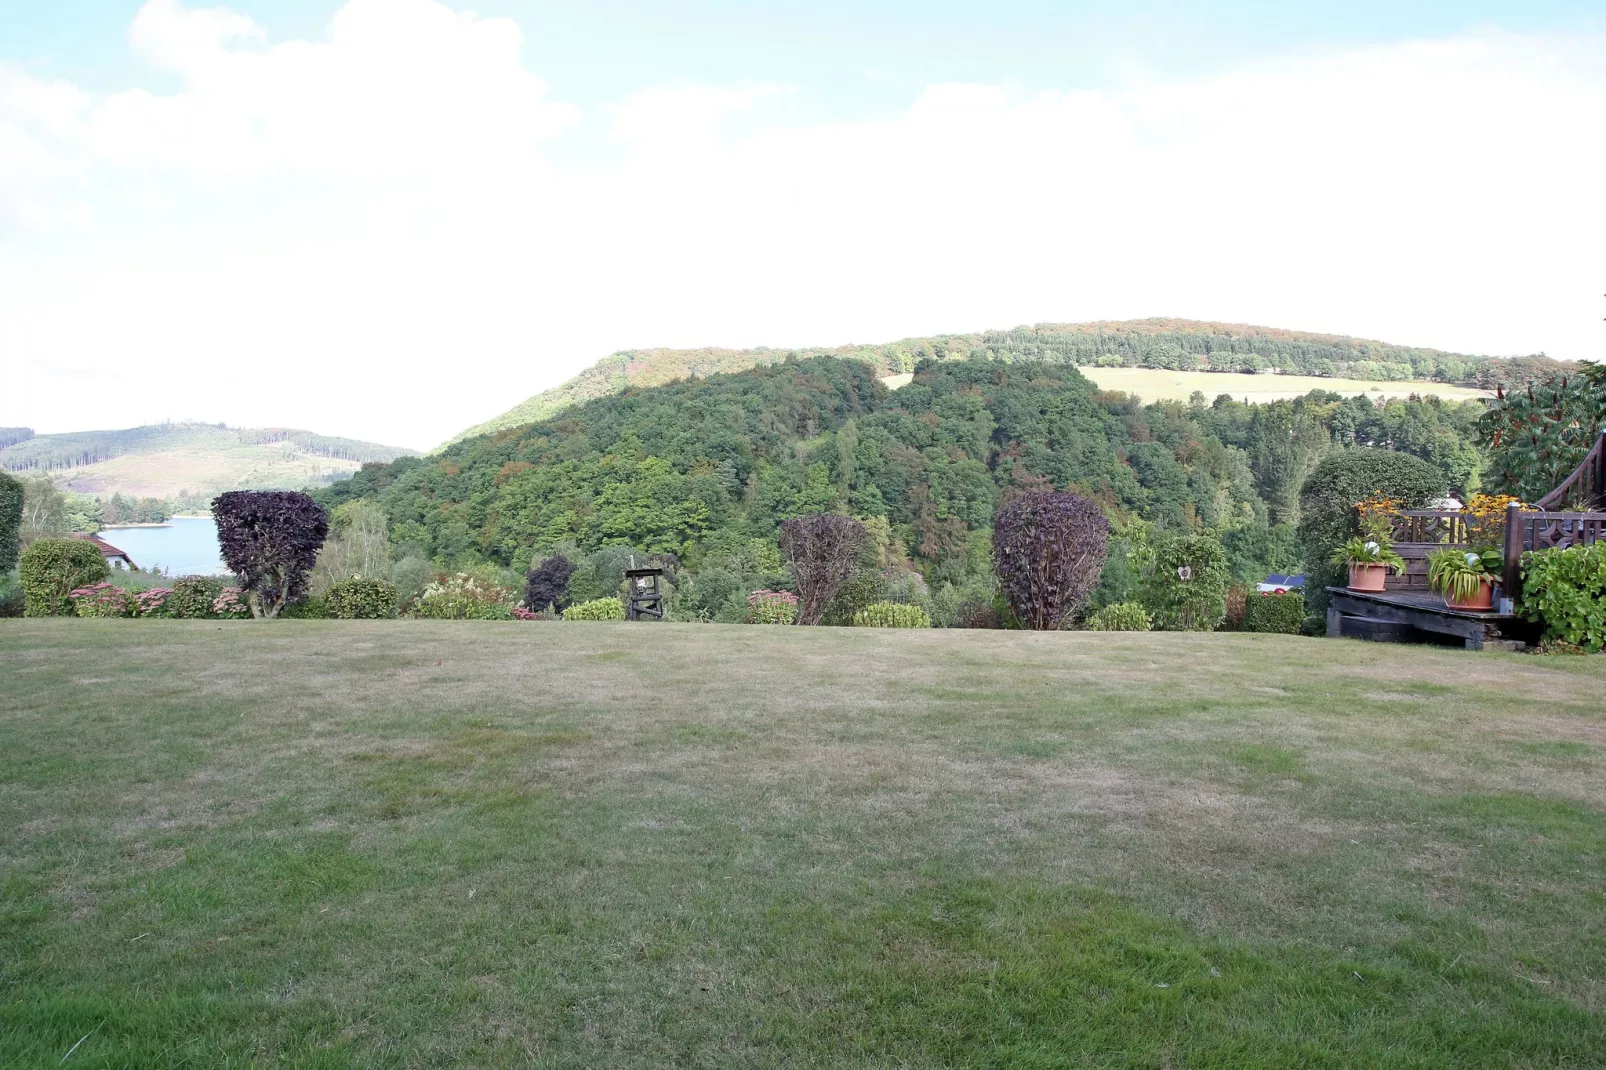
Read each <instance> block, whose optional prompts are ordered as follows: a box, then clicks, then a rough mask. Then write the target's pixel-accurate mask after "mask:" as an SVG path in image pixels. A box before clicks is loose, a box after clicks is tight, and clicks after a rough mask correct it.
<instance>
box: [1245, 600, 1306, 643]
mask: <svg viewBox="0 0 1606 1070" xmlns="http://www.w3.org/2000/svg"><path fill="white" fill-rule="evenodd" d="M1304 623H1305V596H1304V595H1303V594H1300V593H1298V592H1296V591H1290V592H1288V593H1287V594H1251V595H1250V596H1249V597H1248V598H1246V599H1245V600H1244V631H1246V632H1273V633H1276V634H1278V635H1298V634H1299V633H1300V629H1301V628H1302V627H1303V625H1304Z"/></svg>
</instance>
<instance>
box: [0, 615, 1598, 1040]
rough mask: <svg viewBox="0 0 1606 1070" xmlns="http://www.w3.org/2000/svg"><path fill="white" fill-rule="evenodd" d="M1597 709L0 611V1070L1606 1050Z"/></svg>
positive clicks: (1419, 669)
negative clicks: (13, 616)
mask: <svg viewBox="0 0 1606 1070" xmlns="http://www.w3.org/2000/svg"><path fill="white" fill-rule="evenodd" d="M1603 696H1606V659H1603V658H1594V659H1590V658H1576V659H1565V658H1555V659H1542V658H1535V657H1524V656H1520V655H1501V654H1467V653H1463V652H1455V651H1448V650H1436V649H1423V648H1406V647H1386V646H1376V645H1370V644H1361V643H1355V642H1348V641H1343V642H1339V641H1326V640H1307V639H1294V638H1278V637H1269V636H1229V635H1208V636H1186V635H1119V634H1105V635H1096V634H1052V635H1028V634H1005V633H987V632H947V633H944V632H913V633H911V632H903V633H896V632H876V631H868V630H840V629H766V628H751V627H749V628H742V627H716V626H707V627H696V626H676V625H631V624H574V623H568V624H519V623H509V624H496V623H447V622H433V623H426V622H352V623H337V622H319V621H282V622H273V623H267V624H230V625H223V626H220V625H217V624H212V623H205V622H179V621H173V622H166V621H38V622H33V621H0V1065H4V1066H56V1065H59V1064H61V1061H62V1059H63V1056H64V1055H67V1053H68V1052H69V1050H71V1054H70V1056H69V1057H68V1058H67V1059H66V1063H65V1065H67V1066H70V1067H88V1066H141V1067H143V1066H195V1067H201V1066H208V1067H209V1066H225V1065H227V1066H244V1065H251V1064H253V1063H255V1064H265V1063H273V1062H279V1061H282V1062H285V1063H288V1064H294V1065H300V1066H347V1065H361V1066H448V1065H453V1066H455V1065H479V1066H496V1065H520V1066H523V1065H532V1066H574V1067H581V1066H585V1067H590V1066H622V1067H629V1066H640V1067H649V1066H668V1065H678V1066H710V1067H712V1066H811V1065H817V1066H998V1067H1005V1066H1007V1067H1049V1066H1090V1067H1173V1068H1182V1067H1187V1068H1201V1067H1232V1068H1238V1067H1290V1066H1309V1067H1316V1066H1332V1067H1354V1066H1389V1067H1440V1066H1501V1067H1552V1066H1568V1067H1591V1066H1601V1065H1606V1005H1603V996H1606V894H1603V892H1606V879H1603V878H1606V780H1603V776H1602V774H1603V772H1606V698H1603ZM75 1043H77V1047H76V1048H75V1049H74V1048H73V1045H74V1044H75Z"/></svg>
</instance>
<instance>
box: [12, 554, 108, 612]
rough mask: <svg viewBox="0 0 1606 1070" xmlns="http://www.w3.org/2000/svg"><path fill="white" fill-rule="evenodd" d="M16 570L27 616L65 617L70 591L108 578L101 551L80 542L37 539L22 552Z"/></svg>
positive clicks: (69, 605)
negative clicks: (20, 581)
mask: <svg viewBox="0 0 1606 1070" xmlns="http://www.w3.org/2000/svg"><path fill="white" fill-rule="evenodd" d="M17 569H18V573H19V575H20V578H21V580H22V594H23V601H24V609H23V615H24V616H28V617H65V616H68V615H69V614H71V613H72V611H73V608H72V593H73V591H75V590H77V589H78V588H80V587H89V586H92V585H94V584H97V583H104V582H105V581H106V578H107V577H108V576H110V575H111V569H109V568H107V567H106V559H105V558H104V557H102V556H100V551H99V550H97V549H95V547H94V546H93V545H91V544H90V543H88V542H86V541H84V540H83V539H40V540H39V541H38V542H36V543H34V544H33V545H32V546H30V547H28V548H27V549H26V550H24V551H23V552H22V557H21V559H20V560H19V562H18V565H17Z"/></svg>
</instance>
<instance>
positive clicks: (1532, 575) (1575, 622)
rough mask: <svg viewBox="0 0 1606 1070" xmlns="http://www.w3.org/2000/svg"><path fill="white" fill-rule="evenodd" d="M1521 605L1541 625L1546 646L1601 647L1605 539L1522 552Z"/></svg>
mask: <svg viewBox="0 0 1606 1070" xmlns="http://www.w3.org/2000/svg"><path fill="white" fill-rule="evenodd" d="M1520 609H1521V612H1522V615H1523V616H1524V617H1527V618H1528V619H1529V620H1532V621H1538V622H1540V623H1542V624H1544V626H1545V641H1546V643H1547V645H1550V646H1553V647H1557V648H1560V647H1562V646H1575V647H1579V648H1581V649H1584V650H1588V651H1590V652H1591V653H1593V652H1595V651H1598V650H1600V649H1602V648H1603V647H1606V542H1597V543H1595V544H1593V545H1591V546H1572V547H1569V548H1567V549H1565V550H1559V549H1558V550H1540V551H1538V552H1537V553H1529V554H1525V555H1524V556H1523V560H1522V604H1521V607H1520Z"/></svg>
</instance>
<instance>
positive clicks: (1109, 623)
mask: <svg viewBox="0 0 1606 1070" xmlns="http://www.w3.org/2000/svg"><path fill="white" fill-rule="evenodd" d="M1153 626H1154V622H1153V621H1152V620H1151V619H1150V617H1149V611H1148V610H1146V609H1144V608H1143V606H1142V604H1141V603H1138V602H1116V603H1115V604H1113V605H1108V606H1105V607H1104V608H1103V609H1101V610H1099V611H1098V612H1097V613H1094V614H1093V615H1092V616H1091V617H1089V618H1087V630H1088V631H1090V632H1146V631H1148V630H1149V629H1150V628H1152V627H1153Z"/></svg>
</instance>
